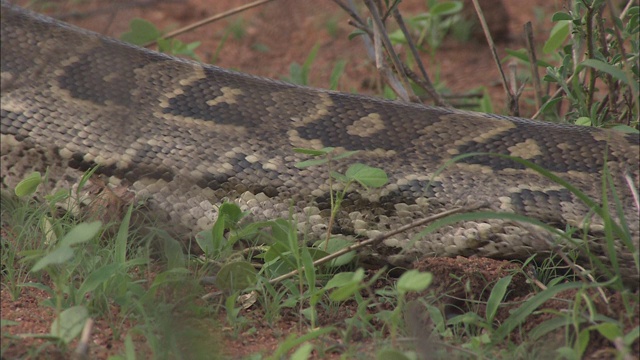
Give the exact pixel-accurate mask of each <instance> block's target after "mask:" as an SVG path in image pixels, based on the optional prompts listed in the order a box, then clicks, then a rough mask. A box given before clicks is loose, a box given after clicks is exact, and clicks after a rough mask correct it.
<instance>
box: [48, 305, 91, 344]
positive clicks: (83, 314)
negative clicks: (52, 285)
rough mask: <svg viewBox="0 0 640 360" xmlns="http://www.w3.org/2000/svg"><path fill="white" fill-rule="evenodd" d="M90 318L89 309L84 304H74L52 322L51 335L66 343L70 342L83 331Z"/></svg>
mask: <svg viewBox="0 0 640 360" xmlns="http://www.w3.org/2000/svg"><path fill="white" fill-rule="evenodd" d="M88 318H89V311H88V310H87V308H86V307H84V306H72V307H70V308H68V309H66V310H64V311H63V312H61V313H60V315H59V316H58V317H57V318H56V319H55V320H54V321H53V324H51V335H53V336H56V337H58V338H60V339H61V340H62V341H63V342H64V343H65V344H68V343H70V342H71V341H72V340H73V339H75V338H76V337H77V336H78V335H80V333H81V332H82V328H83V327H84V323H85V322H86V321H87V319H88Z"/></svg>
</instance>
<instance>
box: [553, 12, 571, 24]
mask: <svg viewBox="0 0 640 360" xmlns="http://www.w3.org/2000/svg"><path fill="white" fill-rule="evenodd" d="M561 20H573V18H571V15H569V14H567V13H565V12H557V13H555V14H553V16H552V17H551V21H553V22H558V21H561Z"/></svg>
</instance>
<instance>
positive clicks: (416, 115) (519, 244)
mask: <svg viewBox="0 0 640 360" xmlns="http://www.w3.org/2000/svg"><path fill="white" fill-rule="evenodd" d="M1 34H2V44H1V50H2V52H1V72H2V73H1V80H2V83H1V129H0V130H1V136H2V138H1V142H0V144H1V146H0V150H1V152H0V154H1V156H2V158H1V160H2V161H1V168H0V170H1V177H2V187H3V188H4V189H11V188H12V187H14V186H15V185H16V184H17V183H18V182H19V181H20V180H21V179H23V178H24V177H25V176H26V175H28V174H29V173H30V172H32V171H41V172H44V171H46V172H47V174H48V180H49V181H51V182H52V183H55V184H60V183H64V182H69V181H74V180H75V181H77V179H78V178H79V176H81V174H82V172H83V171H85V170H87V169H89V168H93V167H95V166H98V170H97V172H98V173H99V174H101V175H100V176H102V177H103V178H104V179H106V183H107V185H108V186H110V187H119V186H123V187H126V189H127V191H130V192H132V193H133V194H135V197H136V199H142V201H144V203H145V207H146V208H147V209H148V210H150V211H151V212H152V213H154V214H156V216H157V217H158V219H160V220H161V221H162V222H163V223H166V224H171V226H174V228H175V229H176V230H175V231H177V232H181V234H182V236H184V237H187V238H188V237H192V236H193V235H194V234H196V233H197V232H199V231H202V230H205V229H210V228H211V226H212V224H214V223H215V221H216V219H217V217H218V211H219V208H220V205H221V204H222V203H224V202H234V203H236V204H237V205H239V206H240V208H241V209H242V211H244V212H245V213H246V214H247V218H248V219H251V220H255V221H258V220H264V219H276V218H285V219H289V220H291V221H292V222H293V223H294V224H295V226H296V229H297V230H299V231H300V232H301V233H304V234H308V235H305V236H309V237H314V236H315V237H317V238H322V236H324V235H326V233H327V232H329V233H331V234H333V235H335V236H343V237H345V238H347V239H353V240H354V241H357V240H359V239H365V238H376V237H379V236H382V235H384V234H385V233H388V232H390V231H393V230H395V229H398V228H400V227H402V226H405V225H408V224H412V223H414V222H415V221H417V220H419V219H423V218H426V217H429V216H431V215H433V214H437V213H439V212H442V211H443V210H446V209H452V208H456V207H462V208H464V207H467V206H472V205H473V206H477V207H479V208H480V209H481V210H482V211H487V212H491V213H495V214H498V215H500V214H511V215H514V216H512V217H508V216H493V217H492V216H486V217H482V216H478V217H471V218H461V219H459V220H457V221H456V222H446V221H445V222H443V223H442V224H441V226H439V227H437V229H431V230H433V231H424V228H421V229H413V230H409V231H407V232H403V233H399V234H397V235H394V236H390V237H386V238H383V240H382V241H379V242H376V243H374V245H372V246H370V248H368V249H367V250H366V251H365V250H363V251H362V252H361V254H360V256H361V257H362V258H364V259H365V261H366V259H371V261H372V262H377V261H381V262H385V263H387V264H398V266H401V265H402V266H411V264H412V263H413V262H415V261H416V260H418V259H421V258H423V257H426V256H444V257H457V256H465V257H469V256H478V257H487V258H494V259H509V260H511V259H519V260H524V259H528V258H530V257H531V256H534V257H542V256H549V254H552V253H555V252H557V251H558V249H562V250H569V249H576V251H577V253H578V256H577V261H579V262H582V263H584V265H585V266H586V265H589V264H590V262H591V261H592V259H593V258H594V256H595V258H596V259H599V260H600V261H601V262H602V263H603V264H605V265H606V266H613V264H612V260H611V259H612V258H613V257H615V258H616V259H617V263H618V266H619V268H620V272H621V273H622V274H623V276H624V277H625V278H626V279H629V280H631V281H636V282H637V280H638V263H637V262H638V242H639V241H638V238H639V234H640V231H639V229H638V224H639V222H640V221H639V215H638V208H637V192H638V191H637V190H638V183H639V169H638V164H639V155H638V154H639V152H640V151H639V150H640V137H639V136H638V134H637V133H629V132H622V131H617V130H612V129H601V128H596V127H590V126H576V125H571V124H563V123H551V122H545V121H537V120H532V119H525V118H519V117H510V116H502V115H497V114H488V113H479V112H470V111H463V110H457V109H452V108H445V107H432V106H428V105H423V104H416V103H406V102H401V101H392V100H385V99H379V98H375V97H369V96H363V95H358V94H348V93H342V92H336V91H329V90H324V89H316V88H311V87H306V86H299V85H294V84H290V83H286V82H282V81H277V80H272V79H267V78H261V77H257V76H252V75H249V74H245V73H241V72H236V71H231V70H227V69H223V68H220V67H216V66H213V65H207V64H202V63H199V62H196V61H192V60H189V59H183V58H178V57H174V56H170V55H167V54H163V53H158V52H155V51H152V50H149V49H145V48H140V47H137V46H134V45H131V44H127V43H124V42H122V41H119V40H115V39H112V38H108V37H105V36H103V35H100V34H96V33H93V32H90V31H87V30H84V29H80V28H77V27H74V26H72V25H69V24H66V23H64V22H61V21H58V20H55V19H52V18H49V17H47V16H44V15H40V14H36V13H34V12H31V11H29V10H26V9H23V8H20V7H18V6H15V5H11V4H9V3H8V2H6V1H4V0H3V1H2V13H1ZM295 148H304V149H315V150H320V149H325V148H333V150H334V151H335V153H336V154H340V153H346V152H351V151H354V152H355V153H354V154H353V155H352V156H351V157H348V158H345V159H342V160H341V159H338V158H339V156H335V159H333V160H331V161H330V162H329V164H324V165H322V164H321V165H317V166H309V167H300V166H296V164H298V163H299V162H301V161H304V160H308V155H305V154H301V153H298V152H295V151H294V149H295ZM465 154H471V155H469V156H465ZM495 154H498V155H495ZM515 159H521V161H517V160H515ZM525 162H528V163H531V164H534V167H532V166H527V164H526V163H525ZM356 163H358V164H365V165H366V166H369V167H373V168H378V169H381V170H383V171H384V173H385V174H386V175H387V177H388V182H387V183H386V184H384V185H383V186H381V187H366V186H362V185H360V184H358V183H357V182H356V183H353V184H350V185H349V187H348V188H346V185H345V183H344V182H341V181H329V177H330V176H329V174H330V172H331V171H335V172H339V173H340V172H342V173H344V172H345V171H346V170H347V169H348V168H349V166H351V165H353V164H356ZM535 166H538V167H540V168H544V169H546V171H548V172H549V173H551V174H553V175H554V176H556V177H558V178H560V179H562V180H563V181H566V183H568V184H570V185H571V186H567V185H566V184H563V183H562V182H559V181H556V180H554V178H552V177H549V176H545V175H544V174H543V173H542V172H540V171H537V170H536V169H535ZM603 179H604V180H603ZM605 180H606V181H605ZM603 184H609V186H605V187H603ZM603 188H604V189H606V190H603ZM337 191H344V198H343V200H342V202H341V206H340V208H339V210H338V211H337V212H336V213H335V214H334V216H335V217H334V220H333V221H332V224H331V225H330V224H329V218H330V216H331V214H332V211H333V210H332V209H333V208H332V192H337ZM578 192H581V193H582V194H585V196H588V197H589V198H590V199H592V200H593V202H591V203H589V202H585V201H584V199H582V198H581V197H580V196H578V195H577V194H578ZM605 195H606V199H605ZM605 200H607V201H606V202H605ZM614 200H615V201H614ZM474 204H475V205H474ZM594 204H595V205H594ZM594 206H600V207H601V208H602V209H608V210H609V213H610V220H611V221H614V222H615V223H617V224H620V228H621V231H622V233H623V234H626V238H627V239H630V241H628V240H627V241H624V240H623V239H624V238H625V236H618V237H615V238H614V243H613V246H611V244H608V243H607V242H606V240H605V239H606V236H605V233H606V232H607V230H606V227H605V223H606V222H605V221H604V220H603V219H602V217H600V216H598V215H597V212H596V211H594ZM516 215H518V216H522V217H527V218H530V219H533V221H532V222H528V221H522V219H521V217H516ZM563 234H565V235H566V234H569V235H570V236H562V235H563ZM616 234H619V233H616ZM568 237H570V238H573V239H574V240H575V241H568V240H567V239H568Z"/></svg>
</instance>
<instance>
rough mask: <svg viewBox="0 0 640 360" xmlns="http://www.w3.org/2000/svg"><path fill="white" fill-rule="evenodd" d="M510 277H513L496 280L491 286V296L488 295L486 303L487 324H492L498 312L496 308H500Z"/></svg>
mask: <svg viewBox="0 0 640 360" xmlns="http://www.w3.org/2000/svg"><path fill="white" fill-rule="evenodd" d="M512 277H513V276H511V275H509V276H505V277H503V278H502V279H500V280H498V281H497V282H496V284H495V285H494V286H493V289H492V290H491V295H489V300H488V301H487V310H486V316H487V321H488V322H489V323H491V322H493V318H494V317H495V316H496V313H497V312H498V307H499V306H500V303H501V302H502V299H504V294H505V293H506V292H507V287H509V284H510V283H511V278H512Z"/></svg>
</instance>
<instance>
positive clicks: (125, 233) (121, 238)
mask: <svg viewBox="0 0 640 360" xmlns="http://www.w3.org/2000/svg"><path fill="white" fill-rule="evenodd" d="M132 213H133V203H131V205H129V209H127V213H126V214H125V215H124V218H123V219H122V222H121V223H120V226H119V227H118V234H117V235H116V241H115V247H114V250H115V262H116V263H117V264H124V262H125V261H126V260H127V240H128V239H129V223H130V222H131V214H132Z"/></svg>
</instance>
